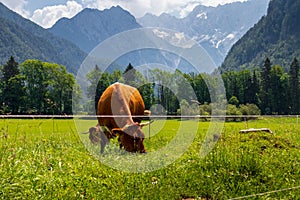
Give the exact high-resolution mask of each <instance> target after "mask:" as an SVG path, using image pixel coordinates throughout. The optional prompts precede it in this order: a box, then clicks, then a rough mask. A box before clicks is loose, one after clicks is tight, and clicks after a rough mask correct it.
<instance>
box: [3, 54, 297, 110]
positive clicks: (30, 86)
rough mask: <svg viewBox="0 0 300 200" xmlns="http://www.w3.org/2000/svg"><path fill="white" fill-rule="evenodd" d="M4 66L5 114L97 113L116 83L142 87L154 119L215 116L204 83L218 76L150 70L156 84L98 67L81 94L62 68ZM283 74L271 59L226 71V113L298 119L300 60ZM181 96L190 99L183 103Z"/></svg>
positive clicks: (49, 65)
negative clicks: (84, 97)
mask: <svg viewBox="0 0 300 200" xmlns="http://www.w3.org/2000/svg"><path fill="white" fill-rule="evenodd" d="M0 67H1V68H0V78H1V83H0V99H1V107H0V113H1V114H48V115H51V114H56V115H61V114H73V112H74V110H72V106H73V108H76V113H78V112H81V113H83V114H93V113H94V112H95V107H96V105H97V101H98V99H99V98H100V96H101V94H102V92H103V91H104V90H105V89H106V87H107V86H109V85H110V84H112V83H114V82H117V81H118V82H123V83H126V84H129V85H132V86H134V87H136V88H138V90H139V91H140V93H141V95H142V96H143V99H144V102H145V106H146V109H151V111H152V112H154V114H169V115H177V114H197V115H199V114H200V115H210V114H211V99H210V93H209V90H208V87H207V83H206V81H205V80H210V81H211V82H214V80H215V78H214V74H206V73H200V74H195V73H189V74H185V73H182V72H181V71H179V70H175V71H174V72H169V71H162V70H160V69H153V70H151V71H149V74H148V76H149V77H150V78H149V77H148V80H149V79H150V80H155V81H151V82H149V81H147V79H146V78H145V76H143V75H142V74H141V73H140V72H138V71H136V70H135V68H134V66H132V65H131V64H129V65H128V66H127V68H126V70H125V71H124V72H121V71H119V70H116V71H114V72H113V73H109V72H106V71H104V72H103V71H101V70H100V68H99V67H98V66H95V67H94V69H93V70H92V71H91V72H89V73H88V74H87V77H86V80H87V81H88V82H89V87H88V88H87V91H82V90H81V89H80V87H79V85H78V84H77V83H76V79H75V77H74V75H73V74H71V73H69V72H68V71H67V70H66V68H65V67H64V66H62V65H58V64H55V63H48V62H42V61H40V60H26V61H24V62H23V63H21V64H18V63H17V62H16V61H15V60H14V58H13V57H11V58H10V59H9V60H8V61H7V63H6V64H5V65H3V66H0ZM284 69H285V68H284V67H282V66H279V65H273V64H272V63H271V61H270V59H269V58H266V60H265V62H264V64H263V66H260V67H257V68H256V69H254V70H249V69H244V70H240V71H227V72H223V73H222V79H223V82H224V87H225V90H226V94H224V95H226V99H227V103H228V105H227V111H226V114H227V115H260V114H263V115H273V114H274V115H278V114H279V115H288V114H299V113H300V97H299V83H300V82H299V62H298V60H297V59H296V58H295V59H294V60H293V61H292V62H291V64H290V66H289V70H286V71H285V70H284ZM187 84H188V85H189V86H191V87H192V89H193V92H194V94H195V98H196V99H195V98H193V95H192V94H189V93H190V91H189V90H187V89H186V88H187ZM213 85H214V84H213ZM170 88H171V89H170ZM83 92H85V93H86V95H87V97H88V99H89V100H88V101H87V102H86V103H85V104H84V105H82V104H80V103H79V102H80V99H81V98H82V93H83ZM179 93H180V95H181V96H184V98H185V99H181V100H180V102H179V100H178V95H179ZM182 93H184V94H182ZM183 108H185V109H183ZM186 108H188V109H186ZM183 110H184V112H185V113H183Z"/></svg>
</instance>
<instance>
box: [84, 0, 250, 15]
mask: <svg viewBox="0 0 300 200" xmlns="http://www.w3.org/2000/svg"><path fill="white" fill-rule="evenodd" d="M236 1H247V0H82V3H83V4H84V5H85V6H86V7H90V8H98V9H99V10H103V9H105V8H110V7H111V6H116V5H120V6H121V7H122V8H124V9H125V10H128V11H129V12H130V13H131V14H133V15H134V16H135V17H137V18H139V17H142V16H144V15H145V14H146V13H152V14H154V15H160V14H162V13H164V12H165V13H171V14H173V15H176V16H178V17H185V16H186V15H187V14H188V13H189V12H191V11H192V10H193V9H194V8H195V7H196V6H197V5H199V4H202V5H206V6H217V5H219V4H221V5H223V4H226V3H231V2H236Z"/></svg>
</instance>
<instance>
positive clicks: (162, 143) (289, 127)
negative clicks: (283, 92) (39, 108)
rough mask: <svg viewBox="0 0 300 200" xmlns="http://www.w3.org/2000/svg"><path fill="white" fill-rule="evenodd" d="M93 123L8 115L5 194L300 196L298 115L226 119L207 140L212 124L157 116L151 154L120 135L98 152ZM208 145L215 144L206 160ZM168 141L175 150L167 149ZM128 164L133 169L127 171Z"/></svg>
mask: <svg viewBox="0 0 300 200" xmlns="http://www.w3.org/2000/svg"><path fill="white" fill-rule="evenodd" d="M95 124H96V121H95V120H79V119H78V120H73V119H4V118H2V119H1V120H0V198H1V199H234V198H236V199H299V197H300V127H299V126H300V124H299V125H298V119H297V118H296V117H260V118H259V119H256V120H249V121H241V122H225V123H224V127H223V128H222V130H221V133H220V134H219V133H215V134H213V135H209V136H212V137H209V138H208V139H206V137H207V133H208V132H209V131H208V130H209V128H210V127H211V124H212V123H210V122H209V121H198V120H182V121H181V120H176V119H172V120H155V121H154V122H153V123H152V124H151V126H150V128H149V127H144V128H143V129H144V132H145V134H146V138H145V142H144V143H145V147H146V149H147V151H148V153H147V154H146V155H140V154H129V153H125V152H123V151H121V150H119V148H118V144H117V140H116V139H115V140H112V141H111V144H110V145H109V146H107V147H106V149H105V153H104V154H103V155H99V147H98V146H93V145H91V144H90V143H89V140H88V135H83V134H80V132H83V131H86V130H87V129H88V127H90V126H93V125H95ZM248 128H270V129H271V130H272V131H273V133H274V134H270V133H265V132H255V133H246V134H242V133H239V131H240V130H241V129H248ZM149 130H150V135H149ZM186 138H189V139H186ZM205 145H206V146H209V147H210V148H211V149H210V151H207V154H206V155H205V156H202V157H201V156H200V153H199V152H200V150H201V149H202V148H203V147H204V146H205ZM166 146H171V147H170V148H166V149H167V150H164V147H166ZM155 152H161V153H157V154H156V153H155ZM110 161H112V162H110ZM131 161H132V165H131V166H130V163H131ZM139 161H141V162H139ZM124 163H127V164H126V165H124V166H126V167H128V168H122V167H123V165H122V164H124ZM114 165H115V166H114ZM117 165H118V166H117ZM139 166H142V167H139ZM135 169H136V171H135V172H134V170H135Z"/></svg>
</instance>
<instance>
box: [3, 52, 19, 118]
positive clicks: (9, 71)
mask: <svg viewBox="0 0 300 200" xmlns="http://www.w3.org/2000/svg"><path fill="white" fill-rule="evenodd" d="M2 84H3V91H2V106H3V112H5V113H8V112H11V113H12V114H17V113H18V112H19V108H20V106H21V105H20V104H21V101H22V99H23V98H24V90H23V86H24V84H23V80H22V78H21V76H20V71H19V64H18V63H17V62H16V61H15V59H14V57H12V56H11V57H10V59H9V61H8V62H7V63H6V64H5V65H4V66H3V68H2Z"/></svg>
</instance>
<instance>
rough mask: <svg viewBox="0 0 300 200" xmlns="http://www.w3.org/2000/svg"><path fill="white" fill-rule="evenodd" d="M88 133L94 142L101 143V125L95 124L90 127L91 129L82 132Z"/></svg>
mask: <svg viewBox="0 0 300 200" xmlns="http://www.w3.org/2000/svg"><path fill="white" fill-rule="evenodd" d="M88 133H89V138H90V140H91V143H92V144H100V142H101V134H102V132H101V130H100V128H99V126H93V127H91V128H89V131H87V132H84V133H82V134H88Z"/></svg>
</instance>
